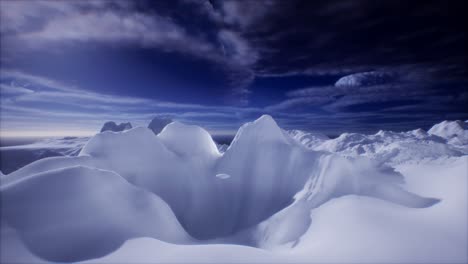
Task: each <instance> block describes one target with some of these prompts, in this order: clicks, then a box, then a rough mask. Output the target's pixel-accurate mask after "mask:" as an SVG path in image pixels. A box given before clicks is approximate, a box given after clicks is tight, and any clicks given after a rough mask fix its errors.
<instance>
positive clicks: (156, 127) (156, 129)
mask: <svg viewBox="0 0 468 264" xmlns="http://www.w3.org/2000/svg"><path fill="white" fill-rule="evenodd" d="M170 123H172V119H170V118H168V117H158V116H156V117H155V118H153V119H152V120H151V122H150V123H149V124H148V128H149V129H151V130H152V131H153V133H154V134H155V135H157V134H159V133H160V132H161V131H162V130H163V128H164V127H165V126H167V125H169V124H170Z"/></svg>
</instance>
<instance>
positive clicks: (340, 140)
mask: <svg viewBox="0 0 468 264" xmlns="http://www.w3.org/2000/svg"><path fill="white" fill-rule="evenodd" d="M310 148H311V149H313V150H321V151H329V152H334V153H340V154H341V155H344V156H351V157H355V156H364V157H369V158H372V159H375V160H377V161H379V162H381V163H387V164H390V165H396V164H400V163H404V162H407V161H411V160H422V159H438V158H440V157H452V156H457V157H458V156H462V155H466V154H468V145H463V146H456V145H453V144H450V143H448V142H447V141H446V140H445V139H443V138H441V137H439V136H435V135H431V134H428V133H426V132H425V131H423V130H422V129H417V130H413V131H408V132H400V133H397V132H392V131H379V132H377V133H376V134H374V135H364V134H358V133H343V134H341V135H340V136H339V137H337V138H335V139H330V140H326V141H324V142H323V143H321V144H319V145H318V146H317V145H314V146H312V147H310Z"/></svg>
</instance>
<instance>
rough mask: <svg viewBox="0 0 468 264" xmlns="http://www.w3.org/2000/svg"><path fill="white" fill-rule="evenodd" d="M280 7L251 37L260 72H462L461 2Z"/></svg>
mask: <svg viewBox="0 0 468 264" xmlns="http://www.w3.org/2000/svg"><path fill="white" fill-rule="evenodd" d="M279 3H280V4H279V5H278V7H277V8H278V9H281V10H282V11H281V12H271V14H272V15H270V16H269V17H268V19H264V20H262V23H263V24H264V25H262V26H259V28H262V32H259V33H258V34H257V35H254V36H253V37H252V41H253V42H254V43H255V44H256V47H257V48H258V50H259V51H260V54H261V56H260V57H261V59H260V61H259V62H258V64H257V69H258V72H259V74H260V75H270V76H271V75H274V74H277V75H285V74H311V75H321V74H337V73H338V74H343V75H344V74H349V73H353V72H360V71H369V70H376V69H380V68H382V67H389V66H391V67H398V66H400V65H415V64H417V65H418V66H420V67H421V68H422V69H426V70H432V71H434V74H437V73H440V74H447V73H449V74H451V75H454V76H455V75H456V76H464V75H465V74H466V67H465V65H464V61H465V59H466V52H465V48H464V47H465V44H466V34H465V29H466V28H465V26H464V23H463V18H464V15H465V11H466V4H465V2H464V1H458V2H457V1H450V2H445V1H279ZM265 29H267V30H265ZM272 62H276V63H272ZM279 62H281V63H279Z"/></svg>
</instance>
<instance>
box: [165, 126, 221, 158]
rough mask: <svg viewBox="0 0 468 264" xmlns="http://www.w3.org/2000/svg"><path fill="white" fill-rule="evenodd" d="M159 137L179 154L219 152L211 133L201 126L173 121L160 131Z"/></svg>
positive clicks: (213, 153) (210, 153) (211, 153)
mask: <svg viewBox="0 0 468 264" xmlns="http://www.w3.org/2000/svg"><path fill="white" fill-rule="evenodd" d="M158 138H160V139H161V141H162V142H163V143H164V144H165V145H166V147H168V148H169V149H170V150H172V151H173V152H175V153H178V154H179V155H184V154H185V155H203V154H207V155H217V154H219V151H218V147H217V146H216V143H215V142H214V141H213V139H212V138H211V135H210V134H209V133H208V132H207V131H206V130H204V129H203V128H201V127H199V126H190V125H185V124H182V123H180V122H172V123H170V124H169V125H167V126H166V127H165V128H164V129H163V130H162V131H161V133H159V135H158Z"/></svg>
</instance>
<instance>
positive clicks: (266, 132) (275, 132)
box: [231, 115, 286, 146]
mask: <svg viewBox="0 0 468 264" xmlns="http://www.w3.org/2000/svg"><path fill="white" fill-rule="evenodd" d="M241 139H242V141H245V142H250V143H249V144H254V142H257V141H283V142H286V138H285V137H284V134H283V131H282V130H281V128H280V127H279V126H278V124H277V123H276V121H275V120H274V119H273V117H271V116H270V115H262V116H261V117H260V118H258V119H257V120H255V121H253V122H249V123H246V124H244V125H243V126H242V127H240V128H239V130H238V131H237V134H236V136H235V138H234V140H233V142H232V143H231V146H233V145H235V144H236V143H237V142H238V141H241Z"/></svg>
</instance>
